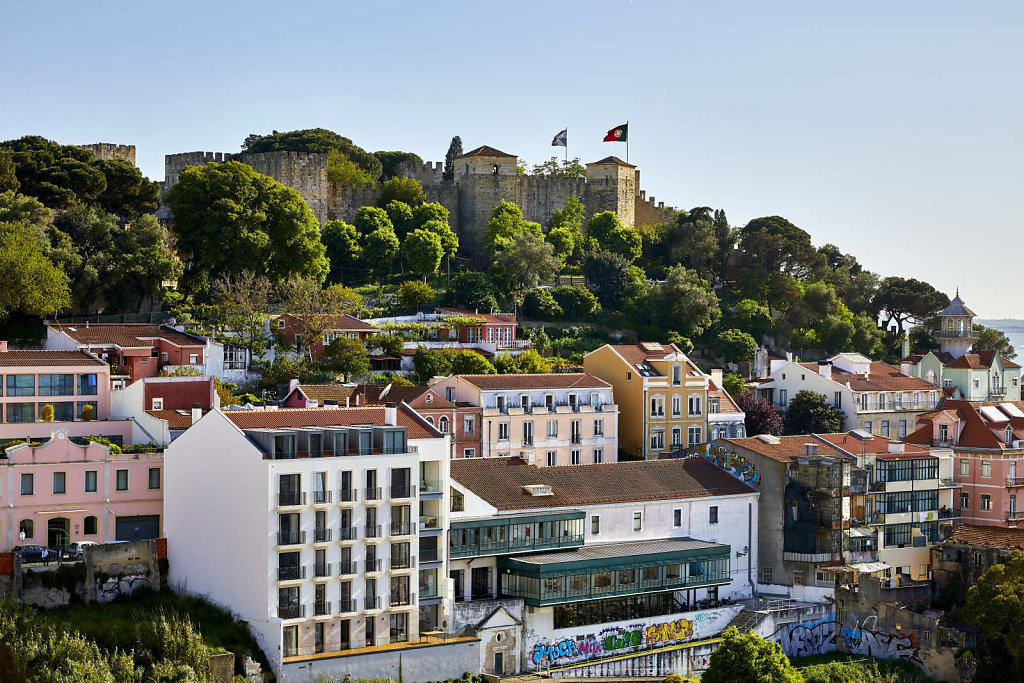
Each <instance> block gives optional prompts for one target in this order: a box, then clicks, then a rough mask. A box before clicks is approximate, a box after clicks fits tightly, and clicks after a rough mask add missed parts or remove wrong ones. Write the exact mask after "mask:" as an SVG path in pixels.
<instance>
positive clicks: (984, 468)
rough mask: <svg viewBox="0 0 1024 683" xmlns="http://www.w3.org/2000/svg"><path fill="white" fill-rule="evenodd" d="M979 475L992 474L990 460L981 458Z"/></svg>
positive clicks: (989, 475)
mask: <svg viewBox="0 0 1024 683" xmlns="http://www.w3.org/2000/svg"><path fill="white" fill-rule="evenodd" d="M981 476H983V477H991V476H992V461H990V460H982V461H981Z"/></svg>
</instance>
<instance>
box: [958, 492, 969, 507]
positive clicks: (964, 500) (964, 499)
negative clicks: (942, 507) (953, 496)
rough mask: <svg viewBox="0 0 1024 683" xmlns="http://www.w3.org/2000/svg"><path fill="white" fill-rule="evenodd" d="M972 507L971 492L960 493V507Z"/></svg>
mask: <svg viewBox="0 0 1024 683" xmlns="http://www.w3.org/2000/svg"><path fill="white" fill-rule="evenodd" d="M970 508H971V494H969V493H961V494H960V509H962V510H969V509H970Z"/></svg>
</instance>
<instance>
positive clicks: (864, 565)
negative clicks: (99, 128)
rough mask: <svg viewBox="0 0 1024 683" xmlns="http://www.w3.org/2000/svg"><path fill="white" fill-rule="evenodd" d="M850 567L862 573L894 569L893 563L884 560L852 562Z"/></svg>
mask: <svg viewBox="0 0 1024 683" xmlns="http://www.w3.org/2000/svg"><path fill="white" fill-rule="evenodd" d="M850 569H852V570H854V571H855V572H860V573H861V574H877V573H878V572H884V571H885V570H886V569H892V565H888V564H886V563H884V562H858V563H856V564H851V565H850Z"/></svg>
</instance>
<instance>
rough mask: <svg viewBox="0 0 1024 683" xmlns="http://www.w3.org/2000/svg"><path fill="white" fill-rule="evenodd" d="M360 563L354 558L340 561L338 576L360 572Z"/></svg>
mask: <svg viewBox="0 0 1024 683" xmlns="http://www.w3.org/2000/svg"><path fill="white" fill-rule="evenodd" d="M358 565H359V563H358V562H354V561H352V560H346V561H343V562H339V563H338V576H349V575H350V574H358V573H359V567H358Z"/></svg>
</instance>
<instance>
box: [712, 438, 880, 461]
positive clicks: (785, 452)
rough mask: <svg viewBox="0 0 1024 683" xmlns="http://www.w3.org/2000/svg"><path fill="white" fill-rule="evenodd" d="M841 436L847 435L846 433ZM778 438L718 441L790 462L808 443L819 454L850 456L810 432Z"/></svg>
mask: <svg viewBox="0 0 1024 683" xmlns="http://www.w3.org/2000/svg"><path fill="white" fill-rule="evenodd" d="M840 436H845V434H843V435H840ZM776 438H777V439H778V443H769V442H766V441H764V440H763V439H761V438H760V437H757V436H748V437H744V438H742V439H718V441H719V442H721V443H728V444H732V445H733V446H737V447H739V448H745V449H747V450H748V451H753V452H754V453H758V454H760V455H763V456H764V457H766V458H771V459H772V460H778V461H779V462H789V461H791V460H796V459H797V458H802V457H804V444H808V443H809V444H814V445H816V446H817V447H818V455H819V456H826V457H834V458H844V457H848V456H847V455H846V454H845V453H843V452H842V451H840V450H838V449H836V448H834V447H832V446H831V445H829V444H824V443H822V442H820V441H818V440H817V439H815V438H814V437H813V436H811V435H810V434H800V435H796V436H779V437H776ZM851 445H852V444H851ZM886 450H888V449H886Z"/></svg>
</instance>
